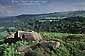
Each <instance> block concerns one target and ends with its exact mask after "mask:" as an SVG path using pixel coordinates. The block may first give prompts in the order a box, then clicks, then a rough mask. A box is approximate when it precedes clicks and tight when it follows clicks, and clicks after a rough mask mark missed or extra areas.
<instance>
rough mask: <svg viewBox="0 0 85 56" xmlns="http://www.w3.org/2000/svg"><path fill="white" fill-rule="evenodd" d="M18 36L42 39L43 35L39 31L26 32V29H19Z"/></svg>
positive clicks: (25, 38) (27, 38)
mask: <svg viewBox="0 0 85 56" xmlns="http://www.w3.org/2000/svg"><path fill="white" fill-rule="evenodd" d="M18 37H20V38H22V39H24V40H27V41H29V40H42V37H41V35H40V34H39V33H37V32H34V31H32V32H25V31H19V32H18Z"/></svg>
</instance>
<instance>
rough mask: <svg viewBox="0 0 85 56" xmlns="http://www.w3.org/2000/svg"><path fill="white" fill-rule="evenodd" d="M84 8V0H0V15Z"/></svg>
mask: <svg viewBox="0 0 85 56" xmlns="http://www.w3.org/2000/svg"><path fill="white" fill-rule="evenodd" d="M74 10H85V0H0V16H12V15H19V14H41V13H50V12H59V11H74Z"/></svg>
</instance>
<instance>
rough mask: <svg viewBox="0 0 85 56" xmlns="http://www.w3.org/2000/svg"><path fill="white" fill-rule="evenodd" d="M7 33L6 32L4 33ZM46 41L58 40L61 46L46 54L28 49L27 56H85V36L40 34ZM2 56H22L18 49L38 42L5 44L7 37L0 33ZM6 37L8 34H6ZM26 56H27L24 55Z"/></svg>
mask: <svg viewBox="0 0 85 56" xmlns="http://www.w3.org/2000/svg"><path fill="white" fill-rule="evenodd" d="M4 33H5V32H4ZM40 34H41V36H42V37H43V38H44V39H49V40H52V39H54V40H55V39H57V40H58V41H59V42H60V43H61V44H60V46H59V48H57V49H55V52H54V51H49V50H48V51H49V52H46V51H45V50H44V49H43V48H41V47H39V48H36V49H34V50H32V49H31V48H28V52H27V56H40V55H41V56H84V55H85V34H68V33H57V32H40ZM0 35H1V36H0V56H22V53H21V52H18V51H17V50H16V49H17V47H21V46H26V45H28V46H30V45H35V44H37V43H38V41H18V42H16V44H11V45H9V44H5V43H4V42H3V40H4V38H5V36H4V34H2V33H0ZM5 35H6V34H5ZM24 56H26V55H24Z"/></svg>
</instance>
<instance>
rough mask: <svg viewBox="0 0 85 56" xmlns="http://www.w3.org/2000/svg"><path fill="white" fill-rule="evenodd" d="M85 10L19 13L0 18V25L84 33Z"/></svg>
mask: <svg viewBox="0 0 85 56" xmlns="http://www.w3.org/2000/svg"><path fill="white" fill-rule="evenodd" d="M84 15H85V11H70V12H55V13H49V14H32V15H29V14H28V15H27V14H26V15H25V14H24V15H19V16H13V17H5V18H0V26H6V27H17V28H21V29H22V28H27V29H32V30H35V31H51V32H67V33H82V32H83V33H85V30H84V29H85V16H84Z"/></svg>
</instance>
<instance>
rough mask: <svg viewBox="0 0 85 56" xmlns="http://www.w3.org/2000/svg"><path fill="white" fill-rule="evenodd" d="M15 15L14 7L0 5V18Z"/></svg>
mask: <svg viewBox="0 0 85 56" xmlns="http://www.w3.org/2000/svg"><path fill="white" fill-rule="evenodd" d="M15 14H16V7H14V6H3V5H0V16H9V15H15Z"/></svg>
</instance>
